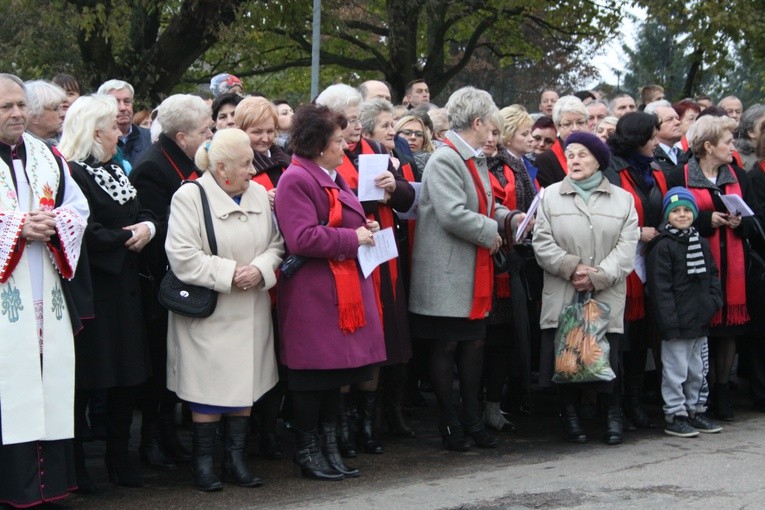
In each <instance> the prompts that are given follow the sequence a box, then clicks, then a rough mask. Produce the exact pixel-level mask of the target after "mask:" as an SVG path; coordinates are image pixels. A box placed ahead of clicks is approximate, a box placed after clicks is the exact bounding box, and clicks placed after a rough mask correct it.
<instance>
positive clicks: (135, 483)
mask: <svg viewBox="0 0 765 510" xmlns="http://www.w3.org/2000/svg"><path fill="white" fill-rule="evenodd" d="M106 471H107V472H108V474H109V481H110V482H112V483H114V484H116V485H121V486H123V487H143V475H142V474H141V472H140V471H139V470H138V469H136V468H135V466H133V464H132V462H130V459H129V458H128V454H127V453H118V454H111V455H110V454H107V456H106Z"/></svg>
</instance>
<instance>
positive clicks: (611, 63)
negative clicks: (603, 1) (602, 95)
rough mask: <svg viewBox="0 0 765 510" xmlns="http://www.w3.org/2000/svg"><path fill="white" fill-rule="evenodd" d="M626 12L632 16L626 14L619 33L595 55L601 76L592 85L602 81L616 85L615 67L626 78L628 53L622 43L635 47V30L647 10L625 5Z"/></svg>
mask: <svg viewBox="0 0 765 510" xmlns="http://www.w3.org/2000/svg"><path fill="white" fill-rule="evenodd" d="M624 12H628V13H630V14H631V16H624V18H623V21H622V26H621V27H620V29H619V34H618V35H617V36H616V37H614V38H613V39H611V40H610V41H609V43H608V44H607V45H606V46H605V47H604V48H603V50H602V51H601V52H600V54H599V55H597V56H596V57H595V65H596V67H597V68H598V70H599V71H600V78H599V79H596V80H594V81H593V83H591V84H590V86H592V87H594V86H596V85H597V84H598V83H600V82H601V81H605V82H607V83H609V84H611V85H616V74H615V73H614V70H615V69H616V70H621V71H622V78H621V79H622V80H624V74H623V71H624V68H625V66H626V60H625V59H626V55H625V54H624V52H623V51H622V45H624V44H627V45H629V46H630V47H634V44H635V30H636V27H637V26H638V25H639V23H640V21H642V20H644V19H645V11H644V10H643V9H637V8H634V7H626V6H625V9H624Z"/></svg>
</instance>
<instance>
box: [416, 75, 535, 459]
mask: <svg viewBox="0 0 765 510" xmlns="http://www.w3.org/2000/svg"><path fill="white" fill-rule="evenodd" d="M446 108H447V110H448V111H449V118H450V120H451V123H452V129H453V130H452V131H449V132H448V133H447V134H446V140H445V142H446V143H445V146H443V147H440V148H439V149H437V150H436V151H435V152H434V153H433V156H431V158H430V159H429V160H428V164H427V166H426V167H425V172H424V174H423V179H422V194H421V197H420V205H419V213H418V214H419V216H418V219H417V227H416V228H417V230H416V236H415V237H416V239H417V241H416V242H415V244H414V253H413V255H412V282H411V290H410V292H411V294H410V298H409V299H410V301H409V310H410V311H411V312H412V324H411V327H412V329H413V336H415V337H418V338H425V339H432V340H434V341H433V343H432V350H431V357H430V377H431V382H432V383H433V392H434V393H435V395H436V398H437V399H438V405H439V408H440V411H441V420H440V423H439V427H440V431H441V435H442V437H443V440H444V446H445V447H446V448H447V449H449V450H455V451H466V450H467V449H468V444H467V442H466V440H465V432H467V433H468V434H469V435H470V436H471V438H472V439H473V441H474V442H475V444H476V446H478V447H481V448H494V447H495V446H496V445H497V440H496V438H494V437H492V436H491V435H489V434H488V432H486V428H485V427H484V424H483V422H482V421H481V418H480V414H479V405H478V392H479V389H480V382H481V368H482V366H483V347H484V341H485V338H486V323H487V321H486V316H487V315H488V313H489V310H490V309H491V298H492V290H493V289H492V286H493V281H494V278H493V269H494V267H493V263H492V257H491V256H492V255H493V254H494V253H495V252H496V251H497V250H499V248H500V246H501V244H502V242H503V240H502V236H501V235H500V234H502V233H504V232H505V225H508V226H510V225H511V224H512V228H513V229H514V228H515V227H517V225H518V222H519V221H521V219H522V215H514V214H513V213H511V212H510V211H509V210H508V209H507V208H506V207H504V206H503V205H500V204H499V203H498V202H495V200H494V196H493V194H492V189H491V184H490V182H489V174H488V170H487V167H486V157H485V156H484V155H483V153H482V151H481V148H482V147H483V145H484V143H485V142H486V139H487V138H488V136H489V130H490V125H491V124H490V122H489V119H490V118H491V117H492V116H493V115H495V114H496V113H497V107H496V105H495V104H494V101H493V100H492V98H491V96H490V95H489V94H488V93H487V92H485V91H482V90H477V89H475V88H473V87H464V88H462V89H460V90H458V91H456V92H455V93H454V94H452V95H451V97H450V98H449V102H448V103H447V105H446ZM458 353H459V354H458ZM455 361H456V362H457V367H458V372H459V379H460V394H461V396H462V417H461V419H460V416H459V414H458V411H457V407H456V406H455V405H454V403H453V402H452V399H451V396H452V385H453V379H454V374H453V367H454V363H455ZM463 425H464V430H463Z"/></svg>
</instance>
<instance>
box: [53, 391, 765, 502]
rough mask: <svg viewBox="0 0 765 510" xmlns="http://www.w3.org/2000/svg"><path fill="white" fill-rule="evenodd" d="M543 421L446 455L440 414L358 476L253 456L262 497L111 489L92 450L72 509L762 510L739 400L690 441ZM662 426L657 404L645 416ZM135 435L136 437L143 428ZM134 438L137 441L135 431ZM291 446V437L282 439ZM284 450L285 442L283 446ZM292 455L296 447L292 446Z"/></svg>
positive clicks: (389, 445) (427, 412)
mask: <svg viewBox="0 0 765 510" xmlns="http://www.w3.org/2000/svg"><path fill="white" fill-rule="evenodd" d="M536 405H537V412H536V413H535V415H534V416H531V417H519V418H518V419H517V420H516V422H517V425H519V430H518V431H517V432H514V433H503V434H502V435H501V443H500V446H499V448H497V449H496V450H488V451H486V450H481V451H479V450H475V451H471V452H469V453H454V452H447V451H445V450H443V448H441V446H440V438H439V437H438V436H437V433H436V431H435V430H434V426H435V411H434V409H433V408H432V407H431V408H428V409H419V410H417V416H415V418H414V419H413V421H414V423H415V425H416V426H417V429H418V431H419V432H420V433H419V435H418V438H417V439H411V440H408V439H407V440H403V439H398V440H394V439H388V440H387V441H386V443H385V444H386V452H385V454H383V455H377V456H371V455H363V454H362V456H361V457H359V458H358V459H356V461H355V462H353V463H352V462H349V464H351V465H353V466H355V467H358V468H360V469H361V470H362V477H361V478H358V479H353V480H345V481H342V482H315V481H311V480H305V479H302V478H300V477H299V474H298V470H297V468H296V467H295V466H294V465H292V463H291V462H290V461H288V460H282V461H266V460H261V459H259V458H258V457H252V458H251V460H252V467H253V471H254V472H255V473H257V474H258V475H260V476H262V477H263V478H264V479H265V481H266V484H265V485H264V486H263V487H261V488H258V489H243V488H239V487H235V486H230V485H226V486H225V489H224V490H223V491H222V492H219V493H211V494H206V493H202V492H200V491H197V490H196V489H194V488H193V487H192V486H191V482H190V471H189V468H188V466H182V467H180V468H179V469H178V470H177V471H175V472H171V473H162V472H157V471H150V470H148V469H146V470H145V471H144V474H145V476H146V481H147V483H146V486H145V487H143V488H140V489H126V488H122V487H114V486H112V485H111V484H109V483H108V482H106V472H105V469H104V468H103V462H102V460H101V456H102V454H103V443H91V444H88V445H86V446H87V453H88V465H89V467H90V471H91V475H92V476H93V478H94V479H95V480H96V482H97V483H98V484H99V489H100V491H99V493H98V494H96V495H93V496H87V497H85V496H79V495H75V496H73V497H72V498H70V499H69V500H67V506H70V507H72V508H84V509H91V508H92V509H112V508H115V509H116V508H126V507H130V508H161V509H163V510H171V509H180V508H199V507H205V508H212V509H216V508H227V509H240V508H241V509H245V508H310V509H332V510H334V509H354V510H356V509H364V508H381V509H383V508H384V509H396V508H402V509H408V508H433V509H441V508H443V509H452V508H453V509H457V508H460V509H500V508H501V509H504V508H545V509H546V508H577V509H579V508H581V509H590V508H616V507H618V508H619V509H620V510H621V509H631V508H636V509H637V508H639V509H643V508H680V509H685V508H694V509H703V508H715V509H727V508H738V509H746V508H751V509H762V508H765V415H763V414H758V413H753V412H747V411H746V410H745V409H744V403H743V402H740V406H739V409H738V413H737V415H736V421H735V422H733V423H731V424H726V426H725V429H724V431H723V432H722V433H721V434H715V435H702V437H699V438H695V439H681V438H674V437H670V436H666V435H664V434H663V433H661V431H660V429H656V430H652V431H638V432H634V433H630V434H629V435H628V436H627V440H626V442H625V444H623V445H621V446H616V447H609V446H606V445H605V444H603V443H602V442H600V434H601V429H600V426H599V425H600V424H599V423H589V424H586V428H587V429H588V433H589V435H590V436H591V437H592V440H591V442H590V443H588V444H586V445H573V444H568V443H565V442H563V441H562V440H560V439H559V426H558V422H557V420H556V419H555V417H554V409H555V404H554V399H553V397H551V396H550V395H544V394H538V395H536ZM650 411H651V413H652V416H653V417H654V418H655V419H656V421H657V422H658V421H659V420H660V413H659V409H658V408H657V407H654V408H652V409H650ZM136 432H137V431H136ZM135 435H137V434H135ZM285 439H286V440H287V441H288V440H289V436H288V435H286V434H285ZM285 442H286V441H285ZM286 447H287V448H286V449H287V450H288V451H291V449H292V444H291V443H290V444H286Z"/></svg>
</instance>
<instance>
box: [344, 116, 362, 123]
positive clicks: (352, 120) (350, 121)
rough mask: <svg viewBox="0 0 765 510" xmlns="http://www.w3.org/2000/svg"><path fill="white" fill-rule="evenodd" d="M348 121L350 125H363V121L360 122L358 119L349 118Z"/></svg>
mask: <svg viewBox="0 0 765 510" xmlns="http://www.w3.org/2000/svg"><path fill="white" fill-rule="evenodd" d="M347 120H348V124H349V125H356V124H361V121H360V120H359V118H358V117H348V119H347Z"/></svg>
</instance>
